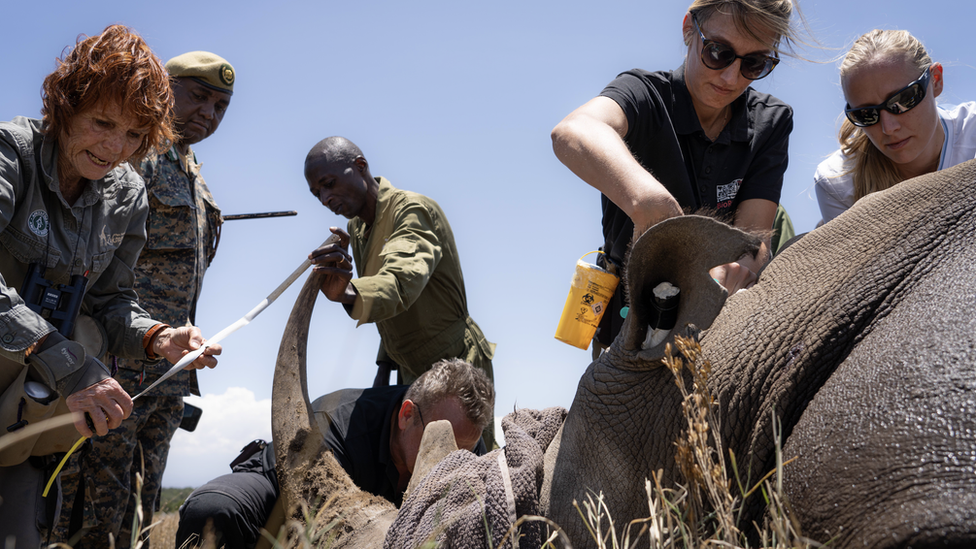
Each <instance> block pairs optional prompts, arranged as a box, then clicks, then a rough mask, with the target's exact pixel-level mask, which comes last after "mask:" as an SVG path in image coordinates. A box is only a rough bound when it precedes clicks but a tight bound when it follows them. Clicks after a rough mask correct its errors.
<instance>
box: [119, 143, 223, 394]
mask: <svg viewBox="0 0 976 549" xmlns="http://www.w3.org/2000/svg"><path fill="white" fill-rule="evenodd" d="M142 176H143V179H144V180H145V182H146V190H147V192H148V195H149V220H148V221H147V222H146V233H147V240H146V246H145V247H144V248H143V250H142V255H140V256H139V262H138V263H137V264H136V268H135V277H136V282H135V289H136V292H138V294H139V303H140V305H142V307H143V308H144V309H146V311H147V312H149V314H150V315H152V317H153V318H155V319H158V320H160V321H162V322H165V323H167V324H169V325H171V326H185V325H193V324H195V323H196V322H195V317H196V306H197V300H198V299H199V297H200V289H201V288H202V286H203V275H204V273H206V271H207V267H209V266H210V262H211V261H212V260H213V257H214V253H216V251H217V242H218V240H219V235H220V225H221V217H220V209H219V208H217V204H216V203H215V202H214V199H213V195H211V194H210V189H208V188H207V184H206V183H205V182H204V181H203V177H202V176H201V175H200V164H198V163H197V162H196V156H195V155H194V154H193V151H192V150H189V152H188V154H187V156H186V158H182V157H181V155H180V154H179V152H178V151H177V150H176V147H173V148H171V149H170V150H169V151H167V152H166V154H161V155H158V156H156V157H152V158H148V159H146V160H145V161H143V163H142ZM171 366H172V365H171V364H170V363H169V362H167V361H165V360H161V361H159V362H157V363H152V362H146V361H141V360H119V375H118V376H117V377H118V379H119V382H120V383H121V384H122V387H123V388H125V389H126V390H127V391H129V392H130V394H136V393H137V392H138V391H141V390H142V388H145V387H147V386H148V385H149V384H150V383H152V382H153V381H155V380H156V379H157V378H158V377H159V376H160V375H162V374H163V373H165V372H166V370H168V369H169V368H170V367H171ZM140 378H142V379H141V381H142V383H141V387H140ZM152 394H154V395H156V396H186V395H188V394H195V395H198V394H200V391H199V387H198V385H197V377H196V371H183V372H180V373H178V374H176V375H175V376H173V377H172V378H170V379H169V380H167V381H166V382H165V383H162V384H161V385H160V386H159V387H157V388H155V389H153V393H152Z"/></svg>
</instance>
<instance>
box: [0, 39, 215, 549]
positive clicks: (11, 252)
mask: <svg viewBox="0 0 976 549" xmlns="http://www.w3.org/2000/svg"><path fill="white" fill-rule="evenodd" d="M172 101H173V99H172V92H171V90H170V83H169V79H168V76H167V74H166V71H165V69H164V68H163V65H162V63H161V62H160V61H159V59H158V58H156V56H155V55H154V54H153V53H152V51H151V50H150V49H149V47H148V46H147V45H146V43H145V42H144V41H143V40H142V38H140V37H139V36H138V35H136V34H134V33H132V32H131V31H130V30H128V29H127V28H125V27H122V26H118V25H116V26H110V27H108V28H107V29H105V31H104V32H102V33H101V34H99V35H97V36H93V37H90V38H86V39H79V41H78V43H77V44H76V46H75V47H74V49H73V50H71V51H70V52H69V53H67V54H66V55H65V56H64V57H63V59H60V60H59V62H58V67H57V69H56V70H55V71H54V72H53V73H51V74H50V75H48V77H47V78H45V80H44V86H43V108H42V111H41V112H42V113H43V115H44V117H43V119H42V120H35V119H29V118H24V117H18V118H15V119H14V120H13V121H11V122H2V123H0V275H2V280H0V391H2V397H0V421H2V422H3V425H0V427H2V429H3V430H2V431H0V433H2V434H3V435H4V436H0V500H2V502H0V539H7V538H8V536H15V537H16V544H17V546H18V547H30V546H34V547H37V546H38V545H39V544H40V542H41V537H42V535H43V530H44V529H45V526H46V525H50V524H51V522H50V521H51V518H52V517H51V516H50V513H56V507H57V505H53V504H47V503H45V502H42V501H41V492H42V489H43V488H44V483H45V482H46V480H47V479H46V478H45V477H46V473H50V472H51V471H52V470H53V467H52V466H51V465H52V464H51V462H52V461H53V460H52V458H51V454H53V453H55V452H65V451H67V450H68V449H69V448H70V447H71V444H72V443H73V442H74V441H75V440H76V439H77V438H78V434H79V433H80V434H82V435H85V436H93V435H94V434H97V435H104V434H106V433H107V432H108V431H109V429H113V428H115V427H118V426H119V424H120V423H121V422H122V420H123V419H125V418H126V417H127V416H128V415H129V413H130V412H131V410H132V401H131V400H130V397H129V395H128V394H126V392H125V391H123V390H122V388H121V387H120V386H119V384H118V383H117V382H116V381H115V380H114V379H113V378H112V371H111V368H109V367H106V366H105V365H103V364H101V363H100V362H99V361H98V360H97V358H96V357H97V356H101V355H102V354H103V353H104V352H105V351H106V350H107V351H109V352H111V353H112V354H113V355H118V356H127V357H132V358H141V359H146V358H149V359H153V358H157V357H158V358H166V359H167V360H170V361H172V362H176V361H178V360H179V359H180V357H181V356H182V355H183V354H185V352H187V351H188V350H190V349H194V348H198V347H199V346H200V345H201V344H202V343H203V338H202V336H201V334H200V331H199V329H197V328H195V327H194V328H190V327H182V328H172V327H170V326H167V325H165V324H162V323H159V322H157V321H154V320H152V319H151V318H149V315H147V314H146V312H145V311H143V310H142V309H141V308H139V304H138V300H137V297H136V294H135V292H134V291H133V289H132V283H133V271H132V269H133V266H134V265H135V262H136V259H137V258H138V257H139V252H140V251H141V250H142V245H143V243H144V242H145V240H146V229H145V227H146V216H147V215H148V203H147V199H146V191H145V187H144V186H143V183H142V180H141V178H140V177H139V176H138V175H137V174H136V173H135V172H134V171H133V170H132V168H131V167H130V165H129V163H130V162H131V163H133V164H135V163H136V162H137V161H138V160H140V159H141V158H142V157H143V156H145V155H146V154H147V153H149V152H150V151H153V150H156V149H158V148H161V147H163V146H164V143H166V142H168V141H171V140H172V139H173V121H172V114H171V105H172ZM79 302H80V307H79V306H78V305H79ZM79 308H80V310H81V312H83V313H84V314H85V315H87V316H85V317H84V318H82V319H79V318H78V317H76V315H77V312H78V309H79ZM83 321H84V322H83ZM83 325H84V328H85V329H84V330H83V329H82V326H83ZM73 328H76V329H73ZM72 331H73V332H74V333H75V335H76V336H77V335H78V334H79V332H81V331H87V332H88V333H91V334H92V337H89V338H87V342H86V343H87V344H86V345H82V344H80V343H77V342H75V341H73V340H71V339H68V338H67V337H69V336H71V335H72ZM100 343H101V344H100ZM219 353H220V347H219V345H215V346H214V347H212V348H211V349H208V350H207V352H206V353H205V355H204V356H201V357H200V358H198V359H197V360H196V361H195V362H194V363H193V365H192V367H195V368H202V367H213V366H215V365H216V363H217V359H216V358H214V357H213V356H211V355H215V354H219ZM68 411H70V412H75V422H74V427H73V428H72V427H71V426H70V425H69V426H67V427H63V428H61V429H58V430H54V431H49V432H47V433H45V434H44V435H41V436H39V437H38V436H32V437H26V438H24V437H15V435H18V434H23V433H18V431H21V430H23V429H26V428H27V427H29V426H31V425H33V424H34V423H37V422H38V421H39V420H41V419H44V418H47V417H53V416H57V415H59V414H64V413H67V412H68ZM14 438H20V439H21V440H20V441H19V442H15V443H11V442H10V441H11V440H12V439H14ZM4 439H7V441H5V440H4ZM56 493H57V491H55V494H56ZM48 499H49V500H51V501H57V496H56V495H55V496H54V497H51V496H49V498H48Z"/></svg>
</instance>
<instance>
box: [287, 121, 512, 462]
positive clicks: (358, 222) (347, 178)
mask: <svg viewBox="0 0 976 549" xmlns="http://www.w3.org/2000/svg"><path fill="white" fill-rule="evenodd" d="M305 179H306V180H307V181H308V187H309V190H310V191H312V194H314V195H315V196H316V197H317V198H318V199H319V201H320V202H322V205H323V206H325V207H327V208H329V210H331V211H332V213H334V214H336V215H342V216H344V217H346V218H348V219H349V225H348V229H349V232H348V233H346V232H345V231H343V230H342V229H338V228H335V227H333V228H332V229H331V230H332V232H333V233H335V234H337V235H339V237H340V241H339V243H337V244H330V245H328V246H323V247H320V248H318V249H316V250H315V251H313V252H312V253H311V254H310V255H309V259H310V260H311V261H312V263H313V264H314V265H315V270H317V271H319V272H322V273H325V274H326V275H327V276H326V278H325V281H324V282H323V283H322V293H324V294H325V296H326V297H328V298H329V299H330V300H331V301H336V302H339V303H342V304H343V306H344V307H345V309H346V312H347V313H349V316H351V317H352V318H354V319H356V320H357V321H359V324H358V325H362V324H364V323H367V322H374V323H376V328H377V329H378V330H379V333H380V338H381V345H380V346H381V348H380V353H379V355H380V356H379V358H378V359H377V363H379V364H380V366H381V370H380V371H381V374H380V375H378V376H377V384H381V385H385V384H386V383H387V382H388V380H384V379H382V378H383V377H384V375H383V372H384V371H383V369H382V366H383V364H382V363H384V362H391V363H393V364H395V365H396V366H398V367H399V369H398V372H399V374H398V381H399V382H400V383H407V384H409V383H411V382H413V381H414V380H415V379H417V377H418V376H420V374H422V373H423V372H425V371H427V370H428V369H430V367H431V365H432V364H434V363H435V362H437V361H438V360H441V359H445V358H460V359H462V360H464V361H467V362H469V363H471V364H472V365H474V366H475V367H477V368H479V369H481V370H483V371H484V372H485V374H487V375H488V378H489V379H493V376H492V367H491V359H492V357H493V356H494V351H495V345H494V344H493V343H489V342H488V341H487V340H486V339H485V336H484V334H482V333H481V329H480V328H479V327H478V325H477V324H476V323H475V322H474V320H472V319H471V317H470V316H468V306H467V298H466V297H465V293H464V276H463V275H462V274H461V261H460V259H459V257H458V252H457V248H456V246H455V245H454V235H453V233H452V232H451V226H450V224H449V223H448V221H447V217H446V216H445V215H444V212H443V210H441V208H440V206H438V205H437V203H436V202H435V201H433V200H431V199H430V198H427V197H426V196H423V195H420V194H417V193H412V192H409V191H403V190H400V189H397V188H395V187H393V185H391V184H390V182H389V181H387V180H386V179H384V178H382V177H377V178H374V177H373V176H372V175H371V174H370V172H369V164H368V163H367V162H366V158H364V157H363V153H362V151H360V150H359V147H357V146H356V145H355V144H353V143H352V142H351V141H349V140H348V139H345V138H343V137H329V138H327V139H324V140H322V141H320V142H319V143H317V144H316V145H315V146H314V147H312V150H311V151H309V153H308V156H307V157H306V158H305ZM349 244H352V254H353V255H352V257H350V256H349V254H348V252H347V249H348V246H349ZM353 262H354V263H355V265H356V274H357V275H358V278H356V279H353V278H352V265H353ZM486 434H487V431H486ZM486 441H488V444H489V447H490V445H491V439H489V438H487V436H486Z"/></svg>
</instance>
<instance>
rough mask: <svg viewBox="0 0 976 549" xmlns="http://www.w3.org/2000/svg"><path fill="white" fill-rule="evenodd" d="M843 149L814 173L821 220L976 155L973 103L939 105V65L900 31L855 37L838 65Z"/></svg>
mask: <svg viewBox="0 0 976 549" xmlns="http://www.w3.org/2000/svg"><path fill="white" fill-rule="evenodd" d="M840 81H841V87H842V88H843V90H844V98H845V99H846V100H847V106H846V108H845V114H846V119H845V120H844V122H843V126H842V127H841V130H840V136H839V140H840V149H839V150H837V151H836V152H834V153H833V154H832V155H831V156H830V157H829V158H827V160H824V161H823V162H821V163H820V166H818V167H817V173H816V175H814V180H815V182H816V189H817V200H818V201H819V203H820V212H821V214H822V215H823V222H824V223H826V222H828V221H830V220H831V219H833V218H835V217H837V216H838V215H840V214H841V213H843V212H844V211H846V210H847V209H848V208H850V207H851V206H853V205H854V202H856V201H858V200H860V199H861V198H863V197H864V196H866V195H868V194H871V193H873V192H877V191H882V190H884V189H887V188H890V187H892V186H894V185H896V184H898V183H900V182H902V181H904V180H906V179H911V178H913V177H917V176H919V175H922V174H926V173H930V172H934V171H937V170H941V169H944V168H949V167H952V166H955V165H956V164H960V163H962V162H965V161H967V160H972V159H973V158H974V157H976V103H974V102H968V103H963V104H961V105H959V106H957V107H954V108H943V107H939V106H937V105H936V103H935V99H936V97H938V96H939V95H940V94H941V93H942V87H943V85H944V82H943V67H942V65H941V64H940V63H935V62H933V61H932V58H931V57H929V54H928V53H927V52H926V51H925V46H923V45H922V43H921V42H919V41H918V39H917V38H915V37H914V36H912V35H911V34H909V33H908V31H903V30H873V31H871V32H869V33H867V34H864V35H862V36H861V37H860V38H858V39H857V40H856V41H855V42H854V45H853V46H852V47H851V50H850V51H849V52H848V53H847V55H846V56H845V58H844V61H843V63H842V64H841V67H840Z"/></svg>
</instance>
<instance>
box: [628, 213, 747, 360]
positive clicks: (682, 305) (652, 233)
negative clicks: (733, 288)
mask: <svg viewBox="0 0 976 549" xmlns="http://www.w3.org/2000/svg"><path fill="white" fill-rule="evenodd" d="M761 242H762V241H761V240H760V239H759V237H757V236H754V235H751V234H749V233H746V232H743V231H741V230H739V229H736V228H734V227H731V226H729V225H727V224H725V223H722V222H720V221H717V220H715V219H712V218H710V217H704V216H697V215H685V216H680V217H673V218H671V219H667V220H665V221H662V222H661V223H658V224H657V225H654V226H653V227H651V228H650V229H648V230H647V231H645V232H644V234H642V235H641V236H640V237H639V238H638V239H637V241H636V242H635V243H634V244H633V246H632V247H631V250H630V260H629V261H628V262H627V270H626V273H625V275H624V276H625V280H626V284H627V292H628V296H629V298H630V312H629V313H628V315H627V320H625V321H624V326H623V328H622V329H621V336H622V337H623V340H622V342H623V345H624V349H625V350H627V351H631V352H641V354H642V356H643V355H645V354H647V355H654V357H655V358H657V357H661V356H663V355H664V347H665V345H667V343H668V342H669V341H672V340H673V338H674V333H675V332H677V331H680V330H683V329H684V328H685V326H687V325H688V324H692V325H694V326H695V327H697V328H699V329H705V328H708V327H709V326H711V324H712V321H713V320H715V317H716V316H718V313H719V311H721V310H722V306H723V305H724V304H725V300H726V299H727V298H728V295H729V294H728V292H727V291H726V290H725V288H723V287H722V286H720V285H719V284H716V283H715V281H714V280H713V279H712V277H711V276H710V275H709V274H708V271H709V269H711V268H712V267H716V266H718V265H724V264H726V263H731V262H733V261H736V260H737V259H739V258H740V257H742V255H743V254H746V253H749V254H752V255H753V256H755V254H756V253H757V252H758V251H759V248H760V244H761ZM661 282H670V283H671V284H672V285H674V286H677V287H678V288H679V289H680V290H681V293H680V300H679V305H678V320H677V323H676V324H675V329H674V330H672V331H671V334H670V335H669V336H668V337H667V338H666V339H664V340H663V341H662V342H661V343H659V344H658V345H655V346H653V347H651V348H649V349H645V350H643V351H641V345H642V344H643V342H644V340H645V338H646V336H647V331H648V323H649V320H650V318H651V316H652V311H651V306H652V305H651V301H652V299H653V294H652V292H653V290H654V288H655V287H656V286H657V285H658V284H660V283H661ZM679 333H680V332H679ZM618 339H619V338H618Z"/></svg>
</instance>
